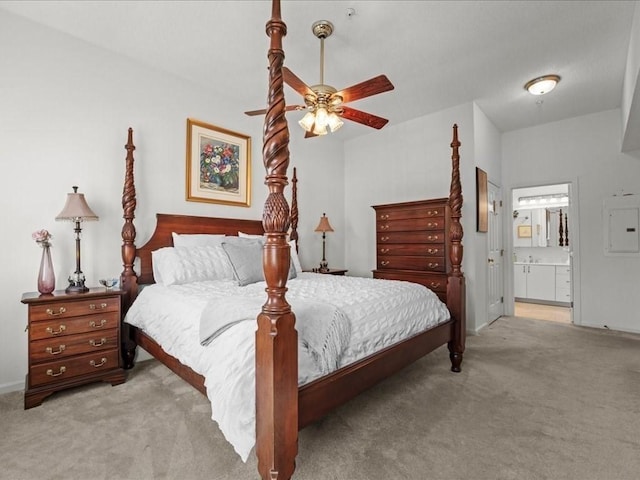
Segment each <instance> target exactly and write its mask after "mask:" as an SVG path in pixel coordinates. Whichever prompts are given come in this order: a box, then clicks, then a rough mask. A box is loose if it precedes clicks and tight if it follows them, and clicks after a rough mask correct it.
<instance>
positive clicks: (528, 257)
mask: <svg viewBox="0 0 640 480" xmlns="http://www.w3.org/2000/svg"><path fill="white" fill-rule="evenodd" d="M512 194H513V195H512V199H511V200H512V203H511V205H512V207H513V215H512V216H513V219H512V223H513V228H512V245H513V250H512V252H513V256H512V263H513V297H514V298H513V300H514V315H516V316H522V317H527V318H535V319H540V320H549V321H557V322H562V323H573V313H574V312H573V306H574V304H573V291H574V288H573V287H574V282H573V270H574V264H573V260H574V256H573V245H574V232H576V231H577V228H575V227H576V224H577V222H575V218H574V217H575V215H574V214H573V213H572V208H571V205H572V202H571V184H570V183H562V184H554V185H544V186H536V187H524V188H517V189H514V190H513V191H512Z"/></svg>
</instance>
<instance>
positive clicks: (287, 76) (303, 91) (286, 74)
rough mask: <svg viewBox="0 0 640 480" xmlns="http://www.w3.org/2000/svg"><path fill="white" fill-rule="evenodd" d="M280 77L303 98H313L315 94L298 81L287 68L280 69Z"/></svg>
mask: <svg viewBox="0 0 640 480" xmlns="http://www.w3.org/2000/svg"><path fill="white" fill-rule="evenodd" d="M282 77H283V79H284V81H285V83H286V84H287V85H289V86H290V87H291V88H293V89H294V90H295V91H296V92H298V93H299V94H300V95H302V96H303V97H304V96H305V95H313V96H314V97H315V95H316V94H315V93H313V90H311V89H310V88H309V87H308V86H307V84H306V83H304V82H303V81H302V80H300V79H299V78H298V77H297V76H296V75H295V74H294V73H293V72H292V71H291V70H289V69H288V68H287V67H282Z"/></svg>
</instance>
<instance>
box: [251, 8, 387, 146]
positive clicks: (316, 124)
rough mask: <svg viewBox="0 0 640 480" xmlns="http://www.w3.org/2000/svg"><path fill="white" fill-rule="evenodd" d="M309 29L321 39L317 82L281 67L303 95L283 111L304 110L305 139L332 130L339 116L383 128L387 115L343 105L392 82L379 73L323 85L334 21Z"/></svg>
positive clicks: (258, 112) (339, 122)
mask: <svg viewBox="0 0 640 480" xmlns="http://www.w3.org/2000/svg"><path fill="white" fill-rule="evenodd" d="M311 30H312V31H313V34H314V35H315V36H316V37H318V38H319V39H320V83H319V84H317V85H312V86H311V87H309V86H307V84H305V83H304V82H303V81H302V80H300V78H298V77H297V76H296V75H295V74H294V73H293V72H291V70H289V69H288V68H287V67H283V68H282V74H283V78H284V82H285V83H286V84H287V85H289V86H290V87H291V88H293V89H294V90H295V91H296V92H298V93H299V94H300V95H302V97H303V98H304V103H305V104H304V105H289V106H287V107H286V110H287V111H291V110H307V113H306V115H305V116H304V117H303V118H302V120H300V121H299V122H298V123H299V124H300V126H301V127H302V128H304V130H305V131H306V134H305V138H308V137H315V136H316V135H326V134H327V133H328V131H327V128H328V129H329V130H331V132H335V131H336V130H338V129H339V128H340V127H341V126H342V125H343V123H344V122H342V120H341V118H346V119H347V120H351V121H353V122H357V123H361V124H363V125H366V126H368V127H372V128H377V129H380V128H382V127H384V126H385V125H386V124H387V122H388V121H389V120H387V119H386V118H382V117H378V116H376V115H372V114H371V113H366V112H363V111H360V110H356V109H355V108H351V107H347V106H345V104H346V103H349V102H354V101H356V100H360V99H362V98H366V97H370V96H372V95H377V94H378V93H383V92H387V91H389V90H393V88H394V87H393V84H392V83H391V82H390V81H389V79H388V78H387V77H386V75H378V76H377V77H373V78H370V79H369V80H366V81H364V82H362V83H358V84H356V85H352V86H351V87H348V88H345V89H343V90H340V91H338V90H336V89H335V88H334V87H332V86H331V85H327V84H325V83H324V40H325V38H327V37H329V36H331V34H332V33H333V24H332V23H331V22H329V21H328V20H319V21H317V22H315V23H314V24H313V25H312V27H311ZM265 112H266V110H253V111H249V112H245V114H247V115H262V114H264V113H265Z"/></svg>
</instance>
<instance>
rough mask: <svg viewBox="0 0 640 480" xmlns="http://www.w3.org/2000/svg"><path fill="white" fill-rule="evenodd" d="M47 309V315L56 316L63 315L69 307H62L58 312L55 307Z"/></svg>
mask: <svg viewBox="0 0 640 480" xmlns="http://www.w3.org/2000/svg"><path fill="white" fill-rule="evenodd" d="M46 311H47V315H50V316H52V317H56V316H58V315H62V314H63V313H65V312H66V311H67V309H66V308H64V307H60V308H59V309H58V311H57V312H54V311H53V309H51V308H47V310H46Z"/></svg>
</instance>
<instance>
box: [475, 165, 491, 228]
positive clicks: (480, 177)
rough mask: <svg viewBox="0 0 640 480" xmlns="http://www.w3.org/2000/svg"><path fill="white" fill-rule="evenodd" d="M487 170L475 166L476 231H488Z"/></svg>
mask: <svg viewBox="0 0 640 480" xmlns="http://www.w3.org/2000/svg"><path fill="white" fill-rule="evenodd" d="M487 189H488V183H487V172H485V171H484V170H482V169H481V168H478V167H476V231H478V232H487V231H489V197H488V193H487Z"/></svg>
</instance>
